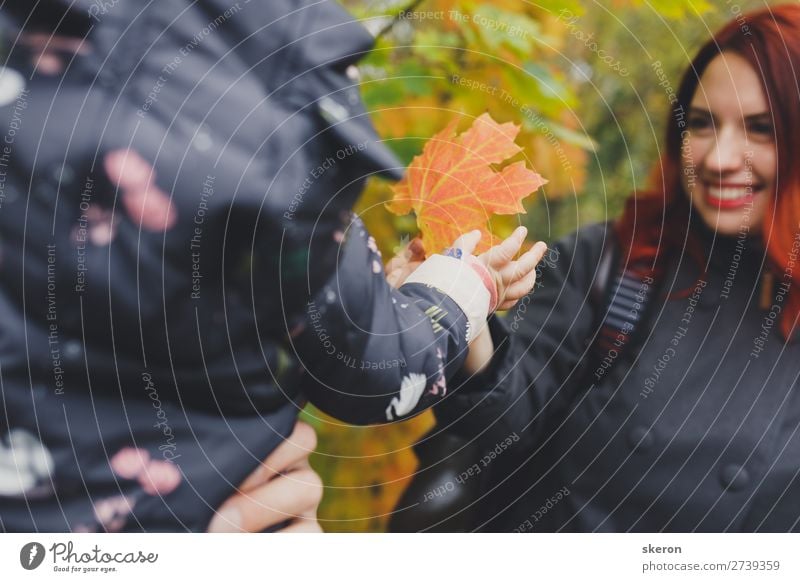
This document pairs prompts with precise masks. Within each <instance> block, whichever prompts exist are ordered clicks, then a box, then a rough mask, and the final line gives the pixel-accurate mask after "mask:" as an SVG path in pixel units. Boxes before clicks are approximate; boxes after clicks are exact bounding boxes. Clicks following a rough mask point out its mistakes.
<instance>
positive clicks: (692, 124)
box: [689, 116, 713, 131]
mask: <svg viewBox="0 0 800 582" xmlns="http://www.w3.org/2000/svg"><path fill="white" fill-rule="evenodd" d="M712 127H713V126H712V124H711V119H709V118H708V117H700V116H690V117H689V129H690V130H691V131H700V130H704V129H711V128H712Z"/></svg>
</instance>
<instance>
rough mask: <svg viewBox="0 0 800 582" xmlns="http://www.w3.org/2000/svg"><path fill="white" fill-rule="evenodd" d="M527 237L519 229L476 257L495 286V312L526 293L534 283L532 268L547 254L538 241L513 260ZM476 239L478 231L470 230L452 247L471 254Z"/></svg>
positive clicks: (533, 270)
mask: <svg viewBox="0 0 800 582" xmlns="http://www.w3.org/2000/svg"><path fill="white" fill-rule="evenodd" d="M527 234H528V229H527V228H525V227H524V226H520V227H519V228H517V229H516V230H515V231H514V232H513V233H511V236H509V237H508V238H507V239H505V240H504V241H503V242H501V243H500V244H498V245H495V246H493V247H492V248H490V249H489V250H488V251H486V252H485V253H483V254H481V255H478V257H477V259H478V260H479V261H480V262H481V263H482V264H483V265H484V266H485V267H486V268H487V269H488V271H489V274H490V275H491V276H492V278H493V280H494V282H495V285H497V297H498V300H497V307H496V309H497V310H500V311H503V310H506V309H511V308H512V307H514V304H515V303H516V302H517V301H519V300H520V299H522V298H523V297H525V295H527V294H528V293H530V291H531V289H533V286H534V284H535V283H536V265H538V264H539V261H541V260H542V257H544V254H545V252H547V245H546V244H545V243H543V242H542V241H539V242H537V243H536V244H535V245H533V247H532V248H531V249H530V250H528V251H527V252H526V253H525V254H523V255H522V256H521V257H520V258H519V259H517V260H516V261H515V260H514V257H515V256H516V255H517V253H518V252H519V250H520V249H521V248H522V244H523V243H524V242H525V236H526V235H527ZM480 239H481V232H480V231H479V230H474V231H472V232H469V233H467V234H465V235H463V236H461V237H459V238H458V240H456V242H455V243H454V244H453V247H454V248H460V249H462V252H463V253H465V254H466V253H472V252H473V251H474V250H475V247H476V246H477V245H478V242H479V241H480Z"/></svg>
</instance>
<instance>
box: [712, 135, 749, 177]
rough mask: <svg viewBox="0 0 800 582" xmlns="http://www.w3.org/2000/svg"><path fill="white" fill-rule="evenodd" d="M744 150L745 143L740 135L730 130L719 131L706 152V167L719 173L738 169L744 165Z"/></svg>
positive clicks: (745, 157)
mask: <svg viewBox="0 0 800 582" xmlns="http://www.w3.org/2000/svg"><path fill="white" fill-rule="evenodd" d="M746 151H747V144H746V143H745V140H743V139H742V138H740V136H737V135H733V134H732V133H731V132H724V133H723V132H720V133H719V134H717V136H716V139H715V140H714V144H713V146H712V147H711V149H710V150H709V151H708V153H707V154H706V158H705V160H704V161H705V166H706V169H708V170H711V171H712V172H719V173H720V174H723V173H730V172H735V171H737V170H740V169H742V168H743V167H744V166H745V161H746V159H747V155H746Z"/></svg>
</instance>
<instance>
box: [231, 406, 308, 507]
mask: <svg viewBox="0 0 800 582" xmlns="http://www.w3.org/2000/svg"><path fill="white" fill-rule="evenodd" d="M315 448H317V433H316V432H314V429H313V428H311V426H309V425H308V424H306V423H305V422H302V421H298V422H297V424H295V427H294V430H293V431H292V434H291V435H289V438H287V439H286V440H285V441H283V442H282V443H281V444H280V445H279V446H278V447H277V448H276V449H275V450H274V451H272V452H271V453H270V454H269V455H268V456H267V458H266V459H264V462H262V463H261V465H259V467H258V468H257V469H256V470H255V471H253V472H252V473H250V475H249V476H248V477H247V479H245V480H244V482H243V483H242V484H241V485H240V486H239V491H241V492H247V491H250V490H252V489H254V488H255V487H258V486H260V485H262V484H264V483H266V482H267V481H269V480H270V479H272V478H273V477H275V476H276V475H278V474H279V473H281V472H282V471H285V470H287V469H289V468H290V467H292V466H293V465H296V464H297V462H298V461H300V460H301V459H307V458H308V456H309V455H310V454H311V453H312V452H313V451H314V449H315Z"/></svg>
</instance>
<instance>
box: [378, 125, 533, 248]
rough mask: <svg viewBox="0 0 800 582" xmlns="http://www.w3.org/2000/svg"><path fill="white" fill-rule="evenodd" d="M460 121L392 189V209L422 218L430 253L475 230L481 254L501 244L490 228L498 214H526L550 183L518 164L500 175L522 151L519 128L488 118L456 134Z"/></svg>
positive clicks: (420, 223)
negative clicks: (527, 204)
mask: <svg viewBox="0 0 800 582" xmlns="http://www.w3.org/2000/svg"><path fill="white" fill-rule="evenodd" d="M457 124H458V120H454V121H452V122H450V123H449V124H448V125H447V127H445V128H444V129H443V130H442V131H440V132H439V133H437V134H436V135H434V136H433V137H432V138H430V139H429V140H428V141H427V143H426V144H425V147H424V148H423V150H422V153H421V154H420V155H418V156H416V157H415V158H414V159H413V160H412V161H411V164H410V165H409V166H408V170H407V171H406V175H405V177H404V178H403V179H402V180H401V181H400V182H398V183H397V184H396V185H394V186H393V187H392V190H393V191H394V197H393V198H392V200H391V201H390V202H389V203H388V205H387V207H388V209H389V210H390V211H391V212H393V213H395V214H408V213H409V212H411V211H412V210H413V211H414V212H415V213H416V215H417V226H418V227H419V229H420V231H421V232H422V240H423V243H424V245H425V247H426V249H427V250H428V251H429V252H431V251H432V252H439V251H441V250H442V249H444V248H446V247H448V246H450V245H451V244H452V243H453V241H454V240H455V239H456V238H458V237H459V236H461V235H462V234H464V233H466V232H469V231H471V230H476V229H478V230H480V231H481V232H482V233H483V236H482V237H481V243H480V245H479V246H478V249H477V251H476V252H482V251H484V250H486V249H488V248H489V246H491V245H492V244H494V242H495V237H494V236H493V235H492V234H491V233H490V232H489V230H488V228H487V223H488V221H489V218H490V217H491V216H492V215H493V214H518V213H524V212H525V209H524V208H523V206H522V200H523V198H525V197H526V196H528V195H529V194H531V193H532V192H534V191H535V190H536V189H538V188H539V187H540V186H542V185H543V184H546V183H547V180H545V179H544V178H542V177H541V176H540V175H539V174H537V173H536V172H534V171H532V170H529V169H528V168H527V167H526V166H525V162H515V163H513V164H509V165H508V166H506V167H504V168H503V169H502V170H499V171H498V170H495V169H494V168H492V164H500V163H502V162H504V161H505V160H507V159H509V158H510V157H512V156H514V155H516V154H517V153H519V152H520V151H522V148H521V147H520V146H518V145H517V144H515V143H514V139H515V138H516V137H517V134H518V133H519V126H518V125H515V124H514V123H510V122H509V123H503V124H499V123H497V122H496V121H495V120H494V119H492V118H491V116H490V115H489V114H488V113H484V114H483V115H481V116H480V117H478V118H477V119H476V120H475V121H474V123H473V124H472V126H471V127H470V128H469V129H467V130H466V131H464V132H463V133H461V134H460V135H456V125H457Z"/></svg>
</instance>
